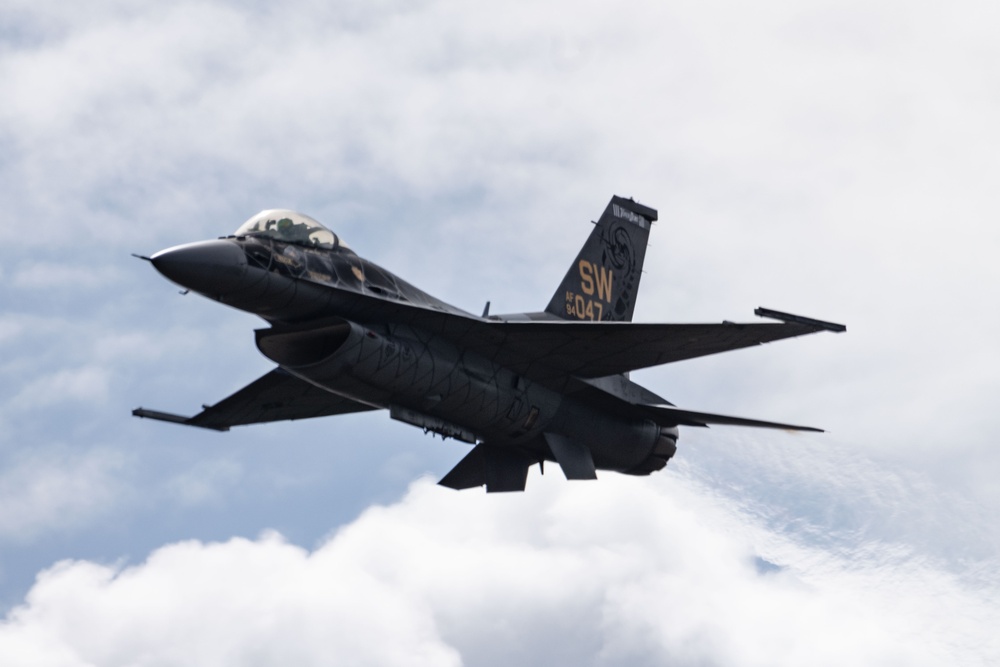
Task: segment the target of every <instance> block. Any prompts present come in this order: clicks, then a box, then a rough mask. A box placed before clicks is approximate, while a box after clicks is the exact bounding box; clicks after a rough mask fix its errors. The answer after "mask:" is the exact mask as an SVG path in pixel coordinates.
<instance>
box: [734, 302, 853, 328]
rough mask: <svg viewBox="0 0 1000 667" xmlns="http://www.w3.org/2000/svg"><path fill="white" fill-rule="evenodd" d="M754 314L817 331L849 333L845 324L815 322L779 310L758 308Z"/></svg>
mask: <svg viewBox="0 0 1000 667" xmlns="http://www.w3.org/2000/svg"><path fill="white" fill-rule="evenodd" d="M753 314H754V315H756V316H757V317H766V318H768V319H772V320H781V321H782V322H789V323H795V324H804V325H806V326H809V327H816V328H817V329H824V330H826V331H833V332H835V333H842V332H844V331H847V326H846V325H844V324H836V323H834V322H824V321H823V320H814V319H812V318H811V317H802V316H801V315H792V314H791V313H782V312H781V311H778V310H771V309H770V308H757V309H756V310H754V311H753Z"/></svg>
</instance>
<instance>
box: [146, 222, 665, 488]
mask: <svg viewBox="0 0 1000 667" xmlns="http://www.w3.org/2000/svg"><path fill="white" fill-rule="evenodd" d="M152 262H153V264H154V265H155V267H156V268H157V269H158V270H159V271H160V272H161V273H163V274H164V275H165V276H166V277H168V278H170V279H171V280H173V281H174V282H176V283H178V284H180V285H182V286H184V287H187V288H188V289H191V290H194V291H196V292H198V293H200V294H202V295H204V296H206V297H208V298H211V299H214V300H216V301H219V302H221V303H224V304H226V305H229V306H232V307H235V308H238V309H240V310H244V311H247V312H251V313H254V314H257V315H259V316H260V317H262V318H264V319H265V320H267V321H268V322H269V323H270V324H271V327H269V328H266V329H262V330H259V331H258V332H257V345H258V348H259V349H260V351H261V352H262V353H263V354H264V355H265V356H267V357H268V358H270V359H271V360H273V361H275V362H276V363H277V364H279V366H281V367H282V368H284V369H285V370H287V371H288V372H289V373H291V374H293V375H295V376H297V377H299V378H301V379H303V380H305V381H307V382H309V383H311V384H313V385H315V386H318V387H321V388H323V389H325V390H326V391H330V392H332V393H335V394H338V395H341V396H345V397H347V398H350V399H353V400H355V401H358V402H362V403H365V404H368V405H371V406H373V407H378V408H385V409H388V410H389V411H390V414H391V416H392V417H393V418H395V419H399V420H401V421H404V422H407V423H410V424H413V425H416V426H419V427H422V428H424V429H425V430H426V431H431V432H434V433H439V434H441V435H443V436H446V437H455V438H458V439H460V440H464V441H466V442H470V443H474V442H487V443H489V444H490V445H492V446H501V447H517V448H520V449H521V450H523V451H526V452H529V454H530V455H531V456H532V457H534V458H535V459H536V460H546V459H548V460H552V455H551V452H550V451H549V450H548V447H546V446H545V444H544V443H545V440H544V438H543V437H542V435H543V433H556V434H560V435H562V436H565V437H567V438H570V439H572V440H573V441H574V442H578V443H581V444H583V445H585V446H586V447H588V449H589V450H590V451H591V452H592V454H593V460H594V464H595V466H596V467H597V468H603V469H612V470H618V471H622V472H636V473H640V474H643V473H648V472H651V471H652V470H656V469H659V468H662V467H663V465H665V463H666V459H667V458H669V455H672V453H673V442H674V441H675V440H676V429H666V431H668V432H666V433H664V429H661V428H660V427H659V426H657V425H656V424H654V423H653V422H652V421H649V420H635V419H621V418H616V417H614V416H611V415H606V414H601V413H599V412H598V413H595V411H594V409H593V408H592V407H589V406H585V405H582V404H579V403H577V402H576V401H575V400H574V399H573V398H571V397H567V396H565V395H563V394H562V393H560V392H559V391H555V390H553V389H552V388H550V387H547V386H543V385H541V384H539V383H537V382H533V381H531V380H530V379H527V378H525V377H523V376H520V375H518V374H517V373H514V372H513V371H511V370H509V369H507V368H505V367H504V366H503V365H502V364H499V363H496V362H495V361H493V360H491V359H487V358H485V357H483V356H481V355H480V354H477V353H476V352H475V351H474V350H469V349H461V348H460V347H459V346H457V345H456V344H455V343H454V342H452V341H451V340H449V338H448V336H446V335H441V332H438V331H433V330H429V329H427V328H423V327H422V326H421V322H420V318H419V317H417V318H416V319H414V318H413V316H412V315H413V313H414V312H415V311H414V308H413V307H417V308H418V309H427V310H431V311H439V312H446V313H450V314H454V315H457V316H461V317H463V318H476V316H474V315H472V314H470V313H468V312H466V311H463V310H461V309H458V308H455V307H454V306H451V305H449V304H447V303H445V302H443V301H441V300H439V299H437V298H435V297H433V296H431V295H429V294H427V293H426V292H423V291H422V290H420V289H418V288H416V287H414V286H413V285H411V284H409V283H407V282H406V281H404V280H402V279H400V278H398V277H397V276H395V275H394V274H392V273H391V272H389V271H387V270H385V269H383V268H381V267H379V266H378V265H376V264H374V263H373V262H370V261H368V260H365V259H363V258H362V257H360V256H358V255H357V254H356V253H354V252H353V251H352V250H350V249H349V248H347V247H346V246H343V247H315V246H311V245H307V244H305V243H301V242H288V241H284V240H280V239H278V238H274V237H269V236H265V235H260V234H237V235H236V236H233V237H227V238H222V239H218V240H212V241H202V242H198V243H192V244H187V245H182V246H177V247H174V248H170V249H167V250H164V251H161V252H159V253H157V254H156V255H154V256H153V257H152ZM393 304H398V305H400V306H404V307H401V308H399V309H398V311H394V309H393V307H392V306H393ZM416 312H418V313H419V312H420V311H419V310H417V311H416ZM476 319H482V318H476ZM654 450H657V451H659V452H660V455H659V456H653V453H654Z"/></svg>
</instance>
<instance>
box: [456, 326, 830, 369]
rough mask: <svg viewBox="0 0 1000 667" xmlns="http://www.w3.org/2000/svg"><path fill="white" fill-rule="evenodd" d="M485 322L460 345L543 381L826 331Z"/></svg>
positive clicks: (782, 328)
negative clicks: (485, 328)
mask: <svg viewBox="0 0 1000 667" xmlns="http://www.w3.org/2000/svg"><path fill="white" fill-rule="evenodd" d="M487 327H488V330H487V331H482V328H480V330H479V331H474V332H470V333H469V334H467V335H466V336H464V338H465V340H463V341H462V344H463V345H464V346H465V347H466V348H468V349H470V350H473V351H475V352H478V353H480V354H482V355H484V356H486V357H487V358H490V359H493V360H494V361H496V362H497V363H499V364H501V365H503V366H507V367H508V368H511V369H514V370H516V371H518V372H520V373H521V374H523V375H526V376H528V377H531V378H533V379H536V380H538V381H541V382H546V381H550V380H553V379H556V378H558V377H563V376H567V375H571V376H576V377H579V378H598V377H603V376H607V375H617V374H619V373H626V372H628V371H632V370H636V369H639V368H647V367H649V366H658V365H660V364H668V363H672V362H675V361H682V360H684V359H694V358H696V357H703V356H707V355H710V354H718V353H720V352H728V351H730V350H738V349H740V348H744V347H753V346H755V345H760V344H761V343H769V342H771V341H776V340H782V339H784V338H793V337H795V336H804V335H806V334H811V333H814V332H817V331H821V330H822V327H818V326H815V325H810V324H804V323H800V322H783V323H754V324H732V323H728V322H727V323H723V324H633V323H630V322H496V323H491V324H489V325H487ZM477 334H479V335H477Z"/></svg>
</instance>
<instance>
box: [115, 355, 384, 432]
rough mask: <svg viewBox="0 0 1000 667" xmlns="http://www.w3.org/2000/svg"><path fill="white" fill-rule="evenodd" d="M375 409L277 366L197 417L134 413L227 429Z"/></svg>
mask: <svg viewBox="0 0 1000 667" xmlns="http://www.w3.org/2000/svg"><path fill="white" fill-rule="evenodd" d="M376 409H377V408H374V407H372V406H370V405H365V404H364V403H358V402H357V401H352V400H351V399H349V398H343V397H341V396H338V395H337V394H332V393H330V392H328V391H325V390H323V389H320V388H319V387H315V386H313V385H311V384H309V383H308V382H305V381H304V380H300V379H298V378H297V377H295V376H293V375H289V374H288V373H286V372H285V371H283V370H281V369H280V368H276V369H274V370H273V371H271V372H270V373H268V374H267V375H265V376H263V377H261V378H258V379H257V380H255V381H254V382H251V383H250V384H248V385H247V386H245V387H243V388H242V389H240V390H239V391H237V392H236V393H235V394H233V395H232V396H229V397H228V398H224V399H223V400H221V401H219V402H218V403H216V404H215V405H213V406H210V407H206V408H205V409H204V410H202V411H201V412H200V413H198V414H197V415H195V416H194V417H182V416H180V415H174V414H170V413H168V412H159V411H157V410H147V409H145V408H136V409H135V410H133V411H132V414H133V415H135V416H136V417H147V418H149V419H159V420H160V421H168V422H174V423H177V424H186V425H188V426H200V427H202V428H209V429H213V430H216V431H228V430H229V427H230V426H241V425H244V424H260V423H263V422H275V421H283V420H286V419H309V418H311V417H326V416H329V415H342V414H348V413H351V412H364V411H366V410H376Z"/></svg>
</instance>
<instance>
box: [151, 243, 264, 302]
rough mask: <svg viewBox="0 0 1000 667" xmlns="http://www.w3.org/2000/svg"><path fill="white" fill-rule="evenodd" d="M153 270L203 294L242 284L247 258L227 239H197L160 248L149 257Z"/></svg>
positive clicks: (231, 289)
mask: <svg viewBox="0 0 1000 667" xmlns="http://www.w3.org/2000/svg"><path fill="white" fill-rule="evenodd" d="M150 261H152V263H153V266H154V267H156V270H157V271H159V272H160V273H162V274H163V275H164V276H166V277H167V278H169V279H170V280H172V281H174V282H175V283H177V284H178V285H181V286H182V287H187V288H188V289H192V290H194V291H195V292H200V293H202V294H205V295H207V296H213V295H223V294H226V293H228V292H232V291H234V290H237V289H239V288H240V287H242V286H243V279H244V277H245V276H246V271H247V260H246V255H245V254H244V253H243V249H242V248H240V246H238V245H236V244H235V243H232V242H230V241H224V240H218V241H199V242H197V243H187V244H185V245H179V246H174V247H173V248H167V249H166V250H161V251H160V252H158V253H156V254H155V255H153V256H152V257H151V258H150Z"/></svg>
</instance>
